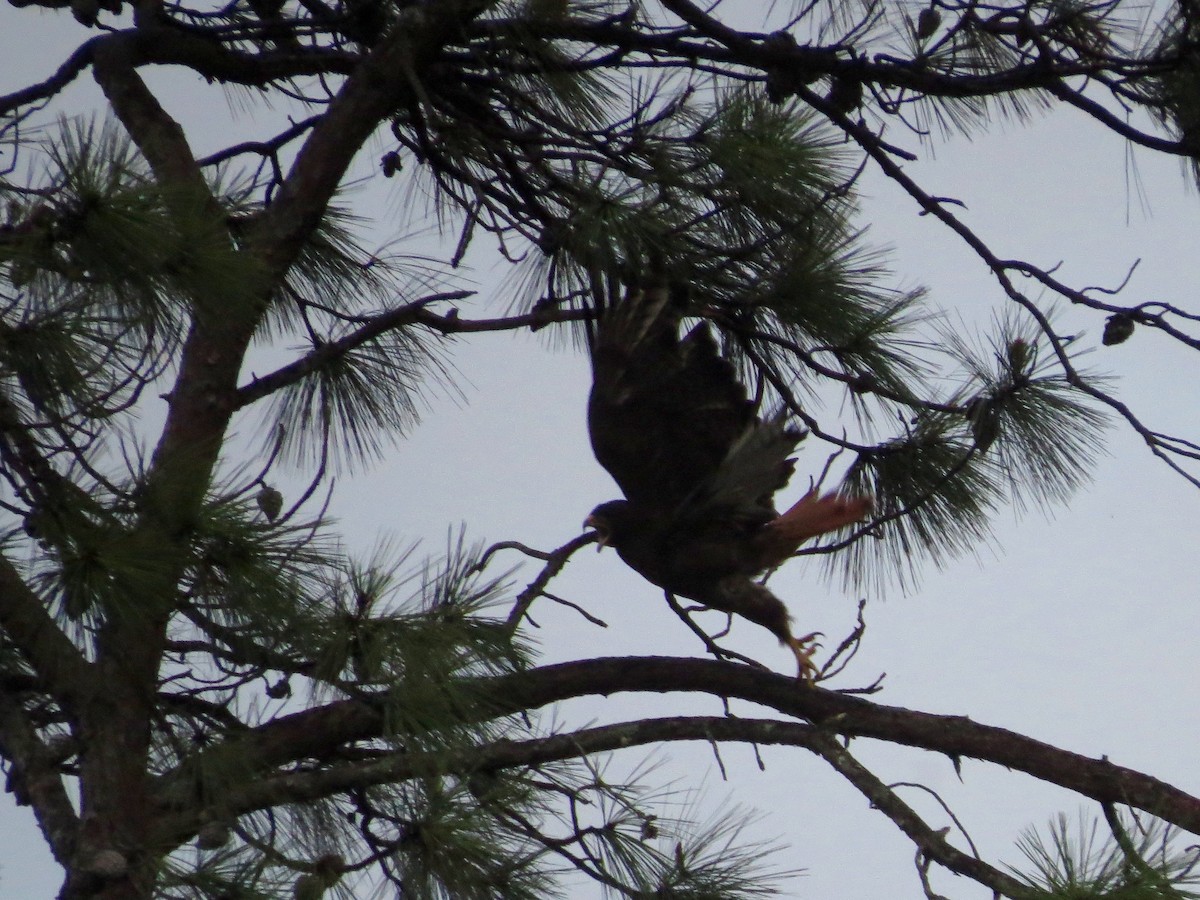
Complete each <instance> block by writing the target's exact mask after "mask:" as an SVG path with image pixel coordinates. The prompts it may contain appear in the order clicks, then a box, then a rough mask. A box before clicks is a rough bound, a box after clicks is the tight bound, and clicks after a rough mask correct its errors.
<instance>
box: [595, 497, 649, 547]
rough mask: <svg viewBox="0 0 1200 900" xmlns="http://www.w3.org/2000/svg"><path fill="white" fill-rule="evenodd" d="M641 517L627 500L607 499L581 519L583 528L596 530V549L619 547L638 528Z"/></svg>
mask: <svg viewBox="0 0 1200 900" xmlns="http://www.w3.org/2000/svg"><path fill="white" fill-rule="evenodd" d="M640 518H641V517H640V516H638V515H637V513H636V512H635V511H634V510H632V509H631V508H630V505H629V501H628V500H609V501H608V502H607V503H601V504H600V505H599V506H597V507H596V508H595V509H593V510H592V511H591V513H589V514H588V517H587V518H586V519H584V520H583V527H584V528H594V529H595V530H596V550H598V551H599V550H603V549H604V548H605V547H620V546H621V545H622V543H623V542H624V540H625V539H626V538H628V537H629V536H630V534H631V533H632V532H635V531H637V530H638V525H639V524H640V523H639V519H640Z"/></svg>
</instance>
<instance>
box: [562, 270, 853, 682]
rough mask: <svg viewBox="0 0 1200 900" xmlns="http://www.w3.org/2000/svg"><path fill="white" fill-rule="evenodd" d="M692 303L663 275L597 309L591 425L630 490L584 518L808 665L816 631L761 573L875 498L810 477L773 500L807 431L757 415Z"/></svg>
mask: <svg viewBox="0 0 1200 900" xmlns="http://www.w3.org/2000/svg"><path fill="white" fill-rule="evenodd" d="M685 306H686V300H685V298H683V297H681V296H678V295H676V294H675V293H674V292H673V291H672V290H670V289H669V288H668V287H667V286H666V284H665V283H661V282H660V283H657V284H650V285H647V286H646V287H645V288H633V289H631V290H630V291H629V292H628V294H627V295H626V297H625V298H624V300H622V301H621V302H619V303H617V304H615V305H614V306H613V307H612V308H611V309H609V310H606V311H605V312H604V313H603V314H602V315H601V317H600V319H599V322H598V324H597V327H596V332H595V335H594V340H593V346H592V372H593V382H592V392H591V396H590V397H589V399H588V431H589V433H590V436H591V440H592V448H593V449H594V450H595V453H596V459H597V460H598V461H599V462H600V464H601V465H602V466H604V468H605V469H607V470H608V471H609V473H610V474H611V475H612V477H613V479H614V480H615V481H616V482H617V484H618V485H619V486H620V488H621V491H622V492H623V493H624V494H625V499H624V500H612V501H609V502H608V503H602V504H600V505H599V506H597V507H596V508H595V509H594V510H592V513H591V515H589V516H588V518H587V521H586V522H585V523H584V524H585V525H589V526H591V527H593V528H595V529H596V532H597V535H598V538H599V543H600V546H601V548H603V547H605V546H611V547H614V548H615V549H616V551H617V553H618V554H619V555H620V557H621V559H623V560H624V561H625V562H626V563H627V564H628V565H629V566H630V567H631V568H633V569H634V570H636V571H637V572H638V573H640V574H641V575H642V576H643V577H644V578H646V579H647V580H648V581H650V582H652V583H653V584H656V585H658V586H659V587H661V588H664V589H665V590H667V591H669V592H670V593H672V594H676V595H678V596H680V597H686V598H687V599H689V600H695V601H696V602H698V603H701V604H703V605H704V606H707V607H710V608H712V609H717V610H721V611H722V612H727V613H734V614H736V615H739V616H742V617H744V618H747V619H749V620H750V621H751V622H755V623H757V624H759V625H761V626H763V627H764V628H766V629H767V630H769V631H770V632H771V633H772V634H774V635H775V636H776V637H778V638H779V640H780V641H781V642H783V643H784V644H786V645H787V646H788V647H790V648H791V650H792V652H793V653H794V654H795V655H796V661H797V662H798V663H799V666H800V675H801V677H802V678H811V677H812V675H813V673H814V671H815V669H814V666H813V664H812V662H811V661H810V658H809V657H810V655H811V652H812V651H811V649H810V648H809V644H811V641H812V639H813V637H814V635H809V636H808V637H805V638H796V637H795V636H794V635H793V634H792V630H791V627H790V625H789V616H788V612H787V608H786V607H785V606H784V605H783V602H782V601H781V600H780V599H779V598H778V597H776V596H775V595H774V594H773V593H771V591H769V590H768V589H767V588H766V587H765V586H763V585H761V584H758V583H757V582H756V581H755V580H754V578H755V577H756V576H757V575H759V574H761V573H762V572H763V571H764V570H766V569H769V568H772V567H773V566H777V565H779V564H780V563H782V562H783V561H784V560H786V559H787V558H788V557H789V556H791V554H792V553H793V552H794V551H795V550H796V548H797V547H798V546H799V545H800V544H801V543H803V542H804V541H806V540H808V539H809V538H812V537H816V536H817V535H819V534H824V533H825V532H828V531H834V530H836V529H838V528H841V527H843V526H845V525H849V524H851V523H853V522H857V521H858V520H860V519H862V518H863V517H864V516H865V515H866V514H867V513H868V511H869V510H870V507H871V501H870V500H869V499H867V498H865V497H843V496H837V495H832V494H831V495H827V496H824V497H822V496H818V494H817V493H816V492H815V491H813V492H809V493H808V494H806V495H805V496H804V497H803V498H801V499H800V501H799V502H798V503H796V504H795V505H794V506H792V507H791V508H790V509H789V510H788V511H787V512H785V513H783V514H782V515H780V514H779V513H778V512H776V510H775V507H774V504H773V502H772V496H773V495H774V493H775V492H776V491H777V490H779V489H780V488H781V487H783V486H784V485H785V484H786V483H787V481H788V478H789V476H790V475H791V474H792V469H793V465H794V462H793V460H792V459H791V458H790V455H791V453H792V451H793V450H794V449H795V447H796V444H797V443H798V442H799V441H800V439H801V438H802V437H803V436H804V435H803V433H802V432H801V431H799V430H798V429H796V428H795V427H794V426H792V425H790V424H789V423H788V421H787V418H786V416H784V415H783V414H780V415H776V416H774V417H772V418H770V419H768V420H766V421H763V420H761V419H759V417H758V415H757V412H756V409H755V404H754V403H752V402H751V401H750V400H749V399H748V398H747V396H746V389H745V387H744V386H743V385H742V384H741V383H739V382H738V380H737V377H736V375H735V373H734V369H733V366H732V365H731V364H730V362H729V361H728V360H726V359H725V358H723V357H722V356H721V354H720V351H719V350H718V348H717V344H716V342H715V341H714V339H713V336H712V334H711V333H710V332H709V329H708V327H707V325H705V324H700V325H697V326H696V327H694V328H692V329H691V330H690V331H689V332H688V333H687V334H686V335H685V336H684V337H683V338H682V339H681V338H680V337H679V324H680V320H681V318H682V316H683V314H684V312H685Z"/></svg>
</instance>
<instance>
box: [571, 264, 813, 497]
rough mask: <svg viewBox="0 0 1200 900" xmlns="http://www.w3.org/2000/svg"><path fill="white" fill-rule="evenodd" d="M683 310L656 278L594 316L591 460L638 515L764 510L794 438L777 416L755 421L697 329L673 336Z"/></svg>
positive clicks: (787, 467)
mask: <svg viewBox="0 0 1200 900" xmlns="http://www.w3.org/2000/svg"><path fill="white" fill-rule="evenodd" d="M683 307H684V303H683V301H682V300H681V298H679V297H678V296H675V295H673V293H672V291H671V290H670V289H669V288H668V287H667V285H666V284H665V283H663V282H658V283H651V284H648V285H646V286H645V287H635V288H631V289H630V290H629V292H628V293H627V294H626V295H625V297H624V298H623V299H622V300H621V301H620V302H618V303H616V304H615V305H614V306H613V307H612V308H610V309H608V310H605V311H604V313H603V315H602V316H601V318H600V320H599V323H598V325H597V331H596V337H595V341H594V345H593V348H592V373H593V381H592V392H591V396H590V397H589V400H588V431H589V434H590V436H591V440H592V448H593V450H594V451H595V454H596V459H597V460H598V461H599V462H600V464H601V465H602V466H604V468H605V469H607V470H608V471H609V473H610V474H611V475H612V476H613V478H614V479H615V480H616V482H617V484H618V485H619V486H620V487H621V490H622V491H623V492H624V494H625V497H626V499H627V500H629V502H630V503H632V504H634V505H635V506H637V507H639V508H640V509H643V510H645V511H647V512H648V513H652V514H655V515H669V516H671V517H677V516H679V515H681V514H682V515H684V516H685V517H690V516H691V515H692V514H695V513H696V512H698V511H699V510H700V509H702V508H704V509H711V508H713V507H714V506H719V507H722V508H724V509H725V510H727V511H729V512H734V511H738V512H741V513H743V514H745V513H746V512H753V511H755V510H757V511H758V512H760V513H770V512H772V510H771V503H770V497H771V494H773V493H774V492H775V491H776V490H777V489H778V488H780V487H782V486H783V484H784V483H786V481H787V478H788V475H790V473H791V464H790V462H789V461H788V459H787V457H788V454H790V453H791V451H792V449H793V448H794V447H795V445H796V442H797V440H798V439H799V433H798V432H796V431H795V430H793V429H790V428H788V427H787V426H786V424H785V423H784V420H783V419H782V417H777V418H775V419H772V420H771V421H769V422H761V421H759V419H758V417H757V415H756V413H755V409H754V404H753V403H751V401H750V400H749V399H747V396H746V389H745V387H744V386H743V385H742V384H741V383H739V382H738V380H737V377H736V374H735V372H734V369H733V366H732V365H731V364H730V362H729V361H728V360H726V359H725V358H723V357H722V356H721V354H720V352H719V350H718V348H717V344H716V341H715V340H714V339H713V337H712V334H711V333H710V332H709V330H708V328H707V326H705V325H698V326H696V327H695V328H693V329H692V330H691V331H689V332H688V333H687V334H686V335H685V336H684V337H683V338H682V339H681V338H680V337H679V323H680V320H681V318H682V316H683V314H684V312H685V310H684V308H683ZM735 514H736V513H735Z"/></svg>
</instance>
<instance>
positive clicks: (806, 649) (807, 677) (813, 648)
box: [784, 631, 825, 684]
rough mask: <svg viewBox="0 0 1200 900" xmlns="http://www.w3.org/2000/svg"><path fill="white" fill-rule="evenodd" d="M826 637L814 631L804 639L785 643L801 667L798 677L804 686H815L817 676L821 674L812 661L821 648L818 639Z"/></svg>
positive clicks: (790, 640) (794, 639)
mask: <svg viewBox="0 0 1200 900" xmlns="http://www.w3.org/2000/svg"><path fill="white" fill-rule="evenodd" d="M824 636H825V635H824V634H823V633H822V632H820V631H814V632H812V633H811V634H806V635H805V636H804V637H802V638H798V637H792V638H789V639H788V640H786V641H784V643H785V644H787V645H788V648H789V649H790V650H791V651H792V653H794V654H795V656H796V663H797V664H798V665H799V671H798V672H797V673H796V677H797V678H798V679H800V681H801V682H802V683H804V684H815V683H816V681H817V676H818V675H820V674H821V670H820V668H818V666H817V664H816V663H814V662H813V661H812V658H813V654H814V653H816V652H817V650H818V648H820V646H821V645H820V643H819V642H818V641H817V638H819V637H824Z"/></svg>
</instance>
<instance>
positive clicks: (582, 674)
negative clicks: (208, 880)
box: [160, 657, 1200, 834]
mask: <svg viewBox="0 0 1200 900" xmlns="http://www.w3.org/2000/svg"><path fill="white" fill-rule="evenodd" d="M472 688H473V689H475V690H480V691H481V692H482V693H483V694H484V695H485V696H487V697H489V698H490V709H491V711H492V713H493V714H494V715H495V716H505V715H513V714H517V713H520V712H522V711H525V710H532V709H536V708H538V707H541V706H546V705H548V704H551V703H557V702H561V701H563V700H571V699H576V698H579V697H590V696H596V695H601V696H609V695H610V694H615V693H623V692H628V691H649V692H654V693H673V692H686V693H692V694H710V695H712V696H714V697H719V698H722V699H726V698H733V699H739V700H745V701H748V702H752V703H757V704H760V705H762V706H766V707H769V708H771V709H775V710H777V711H778V712H780V713H783V714H784V715H788V716H792V717H795V718H798V719H806V720H809V721H812V722H816V723H818V724H820V725H821V726H822V727H823V728H824V729H826V730H827V731H830V732H835V733H838V734H842V735H846V736H850V737H868V738H875V739H878V740H881V741H887V742H890V743H895V744H903V745H906V746H910V747H919V748H921V749H924V750H930V751H933V752H936V753H942V754H945V755H947V756H950V757H952V758H959V757H970V758H972V759H978V760H982V761H985V762H992V763H995V764H997V765H1001V766H1005V767H1006V768H1009V769H1014V770H1016V771H1019V772H1024V773H1026V774H1028V775H1031V776H1033V777H1034V778H1038V779H1040V780H1042V781H1046V782H1049V783H1051V784H1056V785H1059V786H1060V787H1063V788H1066V789H1067V790H1071V791H1075V792H1076V793H1078V794H1081V795H1083V796H1085V797H1090V798H1092V799H1095V800H1097V801H1099V802H1116V803H1123V804H1126V805H1129V806H1131V807H1135V808H1137V809H1141V810H1144V811H1146V812H1148V813H1150V814H1152V815H1155V816H1158V817H1159V818H1161V819H1164V820H1166V821H1168V822H1171V823H1173V824H1175V825H1177V826H1179V827H1180V828H1183V829H1185V830H1187V831H1190V832H1193V833H1198V834H1200V799H1198V798H1196V797H1193V796H1191V795H1189V794H1187V793H1185V792H1184V791H1181V790H1179V789H1178V788H1176V787H1173V786H1172V785H1169V784H1166V783H1164V782H1162V781H1159V780H1158V779H1156V778H1153V777H1151V776H1149V775H1145V774H1143V773H1141V772H1137V771H1134V770H1132V769H1127V768H1125V767H1123V766H1118V765H1114V764H1113V763H1111V762H1109V761H1108V760H1107V759H1105V758H1101V759H1094V758H1090V757H1086V756H1083V755H1081V754H1078V753H1073V752H1071V751H1068V750H1061V749H1059V748H1057V747H1053V746H1051V745H1049V744H1045V743H1043V742H1041V741H1037V740H1034V739H1032V738H1028V737H1025V736H1024V735H1021V734H1017V733H1016V732H1013V731H1009V730H1007V729H1003V728H996V727H993V726H989V725H982V724H979V723H977V722H972V721H971V720H970V719H968V718H966V717H964V716H943V715H935V714H932V713H925V712H918V711H915V710H908V709H902V708H899V707H892V706H884V705H882V704H878V703H874V702H871V701H870V700H866V699H862V698H859V697H851V696H848V695H845V694H839V693H836V692H833V691H826V690H822V689H819V688H813V687H805V686H803V685H800V684H797V682H796V680H795V679H794V678H791V677H787V676H783V675H776V674H774V673H770V672H765V671H762V670H760V669H757V668H753V667H750V666H745V665H738V664H735V663H728V662H717V661H710V660H699V659H679V658H673V657H628V658H606V659H594V660H586V661H582V662H570V663H561V664H558V665H552V666H544V667H541V668H537V669H532V670H530V671H527V672H518V673H514V674H511V675H506V676H503V677H500V678H495V679H489V680H487V681H486V682H477V683H475V684H474V685H472ZM383 709H384V705H382V704H381V705H380V706H379V707H378V708H375V707H374V706H373V705H369V704H367V703H364V702H361V701H344V702H340V703H332V704H329V705H327V706H324V707H321V708H319V709H313V710H307V711H304V712H300V713H295V714H293V715H290V716H283V717H281V718H279V719H277V720H275V721H272V722H270V723H267V724H265V725H263V726H261V727H259V728H256V729H252V730H251V731H249V732H247V734H246V735H244V736H241V737H239V738H237V739H235V740H230V741H228V742H227V743H226V744H225V745H223V746H222V747H219V748H214V749H213V750H210V751H208V752H207V753H206V754H205V756H206V757H207V756H210V755H216V754H221V755H224V754H228V755H229V758H230V759H231V760H234V759H235V760H237V763H238V766H240V767H241V770H242V771H244V772H246V773H247V775H252V774H254V773H260V774H261V773H263V772H265V771H268V770H269V769H271V768H273V767H275V766H279V765H283V764H285V763H289V762H292V761H295V760H298V759H303V758H305V757H310V756H320V755H321V754H322V753H323V752H327V751H328V750H329V749H330V748H333V747H336V746H338V745H340V744H344V743H347V742H353V741H360V740H370V739H374V738H378V737H380V736H381V735H382V734H383V728H384V713H383ZM206 764H207V763H206ZM216 764H220V761H219V760H218V761H217V763H216ZM188 784H191V781H190V780H189V779H188V777H187V776H186V774H183V773H182V772H178V773H177V774H176V775H174V776H172V777H169V778H167V779H165V780H164V781H163V782H162V791H163V793H160V796H171V797H172V798H173V802H176V803H178V802H184V801H185V797H184V796H180V795H179V793H178V792H179V791H180V790H184V789H185V787H184V786H185V785H188ZM172 785H174V787H172Z"/></svg>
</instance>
